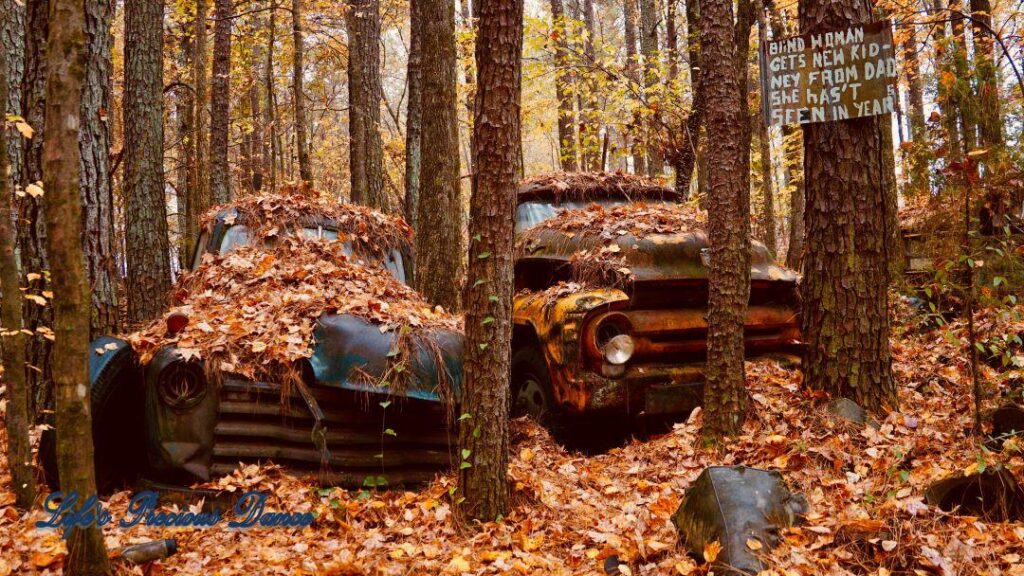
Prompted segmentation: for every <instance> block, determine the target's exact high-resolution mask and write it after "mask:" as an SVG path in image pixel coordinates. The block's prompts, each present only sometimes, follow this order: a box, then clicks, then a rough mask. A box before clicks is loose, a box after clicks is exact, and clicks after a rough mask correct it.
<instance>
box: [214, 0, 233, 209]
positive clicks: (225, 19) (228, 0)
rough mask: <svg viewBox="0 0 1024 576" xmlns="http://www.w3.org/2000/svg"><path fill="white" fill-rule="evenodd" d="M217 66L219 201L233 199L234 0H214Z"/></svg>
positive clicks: (216, 184)
mask: <svg viewBox="0 0 1024 576" xmlns="http://www.w3.org/2000/svg"><path fill="white" fill-rule="evenodd" d="M213 10H214V14H215V15H216V17H217V21H216V22H214V24H213V68H212V70H211V74H210V197H211V198H212V199H213V202H214V203H215V204H224V203H225V202H229V201H231V167H230V165H229V164H228V139H229V138H228V136H229V132H230V131H231V22H232V16H233V15H234V12H235V5H234V2H233V1H232V0H214V2H213Z"/></svg>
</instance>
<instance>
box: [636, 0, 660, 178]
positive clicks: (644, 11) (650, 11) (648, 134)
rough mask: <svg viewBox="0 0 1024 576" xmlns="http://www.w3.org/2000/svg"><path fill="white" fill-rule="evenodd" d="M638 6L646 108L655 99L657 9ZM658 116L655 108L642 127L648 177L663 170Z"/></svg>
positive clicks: (649, 0) (642, 1)
mask: <svg viewBox="0 0 1024 576" xmlns="http://www.w3.org/2000/svg"><path fill="white" fill-rule="evenodd" d="M639 6H640V53H641V55H642V56H643V61H644V69H643V78H642V79H643V88H644V98H645V100H647V102H646V105H650V104H651V100H652V99H656V98H655V96H654V94H655V90H654V88H655V86H656V85H657V84H659V83H660V82H661V81H662V79H661V68H660V65H659V61H658V55H659V44H658V21H659V20H660V15H659V14H658V7H657V3H656V2H655V0H639ZM659 125H660V114H659V113H658V112H657V109H655V110H653V111H652V114H651V118H649V119H648V121H647V122H646V126H644V147H645V148H646V150H647V173H648V174H649V175H651V176H657V175H659V174H661V172H662V171H663V170H664V167H665V155H664V153H663V152H662V149H661V138H660V137H659V132H660V130H659Z"/></svg>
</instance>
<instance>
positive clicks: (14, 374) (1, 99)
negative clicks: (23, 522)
mask: <svg viewBox="0 0 1024 576" xmlns="http://www.w3.org/2000/svg"><path fill="white" fill-rule="evenodd" d="M8 78H9V76H8V72H7V51H6V50H0V103H2V104H3V105H4V106H6V105H7V103H8V101H9V100H8V98H9V95H8V84H7V80H8ZM12 133H13V134H16V133H15V132H13V131H9V130H8V129H7V123H6V121H5V120H4V119H3V118H2V117H0V206H3V207H4V209H3V211H2V212H0V213H2V214H3V217H0V294H2V295H3V301H2V304H0V321H2V322H3V333H4V334H3V336H4V338H3V344H4V345H3V361H4V366H5V367H6V370H5V371H4V382H5V383H6V385H7V413H6V414H5V416H4V420H5V421H6V424H7V463H8V467H9V468H10V471H11V488H12V489H13V490H14V503H15V505H16V506H17V507H18V508H19V509H21V510H29V509H31V508H32V505H33V504H34V503H35V499H36V479H35V467H34V466H33V465H32V444H31V442H30V441H29V436H28V428H29V423H30V418H29V412H28V397H29V393H28V383H27V382H26V381H25V334H24V333H23V332H22V331H21V313H22V312H21V308H22V306H21V303H22V300H23V298H22V296H21V290H20V286H19V283H18V259H17V256H15V254H14V222H13V221H12V220H11V214H13V205H12V203H11V199H12V198H13V195H12V194H11V189H10V182H9V180H8V178H7V168H8V166H9V164H10V158H9V157H8V155H7V140H8V135H9V134H12Z"/></svg>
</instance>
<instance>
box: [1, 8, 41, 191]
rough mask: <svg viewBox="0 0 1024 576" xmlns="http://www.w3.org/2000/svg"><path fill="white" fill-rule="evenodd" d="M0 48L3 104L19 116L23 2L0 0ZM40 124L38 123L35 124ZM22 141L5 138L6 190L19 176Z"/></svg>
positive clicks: (22, 55) (23, 28) (23, 33)
mask: <svg viewBox="0 0 1024 576" xmlns="http://www.w3.org/2000/svg"><path fill="white" fill-rule="evenodd" d="M0 50H3V51H4V52H5V53H6V55H7V101H6V102H4V103H2V104H4V105H6V106H7V108H6V110H7V112H8V113H9V114H14V115H17V116H21V81H22V78H24V76H25V2H24V1H23V0H0ZM36 128H40V127H38V126H37V127H36ZM22 144H23V143H22V141H21V139H20V136H19V137H18V138H10V139H8V142H7V155H8V162H9V163H8V166H9V167H10V177H9V178H8V183H7V185H8V190H14V187H15V185H17V184H18V183H19V182H20V178H21V160H22V148H23V146H22Z"/></svg>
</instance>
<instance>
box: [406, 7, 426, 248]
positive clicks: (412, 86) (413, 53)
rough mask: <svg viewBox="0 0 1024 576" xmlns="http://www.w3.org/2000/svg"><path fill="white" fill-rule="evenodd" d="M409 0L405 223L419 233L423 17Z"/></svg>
mask: <svg viewBox="0 0 1024 576" xmlns="http://www.w3.org/2000/svg"><path fill="white" fill-rule="evenodd" d="M421 1H422V0H409V64H408V71H407V75H408V83H409V101H408V102H407V103H406V110H405V220H406V221H407V222H408V223H409V225H410V226H412V229H413V230H417V229H418V227H417V225H416V209H417V208H416V207H417V204H418V202H419V197H420V158H421V154H422V152H421V146H420V143H421V141H422V131H423V124H422V122H423V45H422V44H423V37H422V36H423V18H422V17H421V16H420V2H421Z"/></svg>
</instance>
